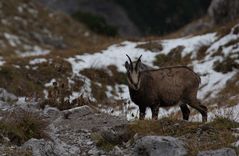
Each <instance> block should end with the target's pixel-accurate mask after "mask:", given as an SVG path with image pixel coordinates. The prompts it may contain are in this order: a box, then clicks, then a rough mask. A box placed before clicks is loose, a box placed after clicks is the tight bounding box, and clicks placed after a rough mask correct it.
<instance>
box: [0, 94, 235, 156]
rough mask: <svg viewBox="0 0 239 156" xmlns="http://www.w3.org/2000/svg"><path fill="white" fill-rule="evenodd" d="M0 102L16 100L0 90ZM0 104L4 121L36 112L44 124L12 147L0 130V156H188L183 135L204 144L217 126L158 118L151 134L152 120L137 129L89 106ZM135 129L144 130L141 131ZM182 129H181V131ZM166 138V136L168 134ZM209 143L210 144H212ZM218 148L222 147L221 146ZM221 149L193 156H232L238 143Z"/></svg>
mask: <svg viewBox="0 0 239 156" xmlns="http://www.w3.org/2000/svg"><path fill="white" fill-rule="evenodd" d="M2 92H3V91H2ZM1 99H5V100H6V99H8V101H14V100H16V97H15V96H14V95H13V94H10V93H8V92H6V91H5V92H4V94H2V95H1ZM0 103H1V110H2V111H1V113H0V116H1V117H4V115H6V114H7V113H13V112H15V111H19V110H21V109H22V110H24V111H26V112H27V111H31V112H34V114H39V115H40V116H41V117H42V118H41V119H43V120H44V121H46V122H47V126H46V127H45V129H44V132H45V133H46V136H44V137H42V138H38V139H37V138H31V139H29V140H27V141H26V142H24V143H22V144H20V145H17V144H16V143H14V139H13V138H12V137H10V135H9V133H8V136H6V135H5V134H6V133H5V131H3V133H2V135H1V144H0V154H1V155H15V154H17V155H19V156H21V155H33V156H77V155H80V156H112V155H115V156H133V155H135V156H148V155H150V156H158V155H160V156H184V155H191V154H192V151H191V150H192V148H190V147H189V146H188V142H187V139H188V138H187V137H189V138H190V137H191V138H192V137H194V135H193V134H194V133H195V134H196V135H197V139H198V141H196V142H200V140H205V137H207V139H206V140H207V141H208V139H210V137H209V135H211V136H214V134H216V133H220V132H218V130H217V126H218V125H217V124H209V125H207V124H199V123H198V125H195V124H194V123H189V122H185V121H180V120H177V121H176V122H172V121H171V120H168V119H165V120H164V119H161V120H159V121H158V122H157V123H156V124H157V125H155V126H154V128H156V129H157V130H156V131H155V130H154V128H152V127H151V128H148V127H147V124H148V125H150V124H152V123H151V122H154V121H151V122H150V121H144V122H142V123H138V124H140V125H137V121H136V122H132V121H131V122H129V121H127V120H126V119H125V118H122V117H116V116H111V115H109V114H105V113H101V112H99V111H97V110H96V109H94V108H93V107H90V106H86V105H84V106H80V107H76V108H72V109H68V110H64V111H60V110H58V109H57V108H53V107H45V109H39V107H38V104H37V103H29V102H23V101H19V100H18V102H16V103H14V104H12V105H11V106H9V104H6V102H3V101H1V102H0ZM20 116H21V115H20ZM20 116H19V117H20ZM1 121H2V120H1ZM220 122H221V121H220ZM229 123H230V122H228V124H229ZM233 124H234V126H231V127H230V129H232V127H235V126H236V127H238V123H233ZM2 125H3V123H2V122H0V127H1V128H3V126H2ZM185 125H186V126H187V127H185ZM144 126H145V127H144ZM193 126H196V127H195V129H194V128H192V127H193ZM212 126H213V127H212ZM223 126H224V125H223ZM140 127H144V128H143V129H141V128H140ZM189 127H190V128H189ZM161 128H162V129H165V130H166V131H167V132H165V133H164V134H165V136H164V135H159V134H157V133H159V132H161V130H162V129H161ZM182 128H183V129H186V130H185V133H184V132H183V131H184V130H182ZM176 129H179V131H178V132H180V135H181V136H178V137H176V136H177V135H178V132H176V131H177V130H176ZM5 130H6V129H5ZM32 130H33V129H32ZM147 130H150V131H147ZM189 130H190V131H189ZM163 131H164V130H163ZM170 131H171V132H173V133H171V132H170ZM194 131H195V132H194ZM230 132H231V133H234V135H238V134H239V133H238V130H237V129H235V128H234V131H232V130H230ZM169 134H172V135H171V136H169ZM175 134H176V135H175ZM224 135H225V134H224ZM218 136H220V135H218ZM194 139H195V138H194ZM224 139H225V138H224ZM210 141H212V142H213V140H210ZM234 144H236V143H234ZM237 144H238V143H237ZM224 146H225V147H227V148H221V147H224ZM224 146H223V145H220V146H218V148H216V150H209V151H197V153H193V155H197V156H209V155H210V156H236V155H237V154H236V146H238V145H233V146H232V145H230V146H228V145H227V146H226V145H224ZM214 148H215V147H214ZM204 149H207V148H204Z"/></svg>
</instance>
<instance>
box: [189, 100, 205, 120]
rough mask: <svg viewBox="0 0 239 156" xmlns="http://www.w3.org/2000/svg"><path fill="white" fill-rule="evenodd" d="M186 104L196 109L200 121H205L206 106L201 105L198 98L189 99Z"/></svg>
mask: <svg viewBox="0 0 239 156" xmlns="http://www.w3.org/2000/svg"><path fill="white" fill-rule="evenodd" d="M188 105H189V106H191V107H193V108H195V109H196V110H198V111H199V112H200V113H201V115H202V121H203V122H206V121H207V107H206V106H204V105H202V104H201V103H200V101H199V100H198V99H196V98H195V99H191V100H190V101H189V102H188Z"/></svg>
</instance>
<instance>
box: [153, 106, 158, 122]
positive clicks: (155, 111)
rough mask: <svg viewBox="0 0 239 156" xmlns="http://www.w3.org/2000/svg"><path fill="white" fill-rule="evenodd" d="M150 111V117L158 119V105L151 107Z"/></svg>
mask: <svg viewBox="0 0 239 156" xmlns="http://www.w3.org/2000/svg"><path fill="white" fill-rule="evenodd" d="M151 111H152V119H153V120H158V114H159V106H154V107H151Z"/></svg>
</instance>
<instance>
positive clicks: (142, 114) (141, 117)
mask: <svg viewBox="0 0 239 156" xmlns="http://www.w3.org/2000/svg"><path fill="white" fill-rule="evenodd" d="M145 111H146V107H145V106H139V120H144V118H145Z"/></svg>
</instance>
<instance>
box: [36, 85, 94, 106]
mask: <svg viewBox="0 0 239 156" xmlns="http://www.w3.org/2000/svg"><path fill="white" fill-rule="evenodd" d="M71 94H72V90H71V89H70V87H69V85H68V83H67V82H64V81H62V82H59V83H58V82H53V86H52V87H50V88H49V89H48V97H47V99H45V100H43V101H42V102H40V107H41V108H42V109H44V108H45V106H46V105H49V106H52V107H57V108H58V109H59V110H66V109H71V108H74V107H79V106H83V105H89V104H92V103H93V102H92V101H91V100H90V99H88V98H85V97H84V96H83V94H81V96H80V97H78V98H75V99H72V100H70V96H71Z"/></svg>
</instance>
